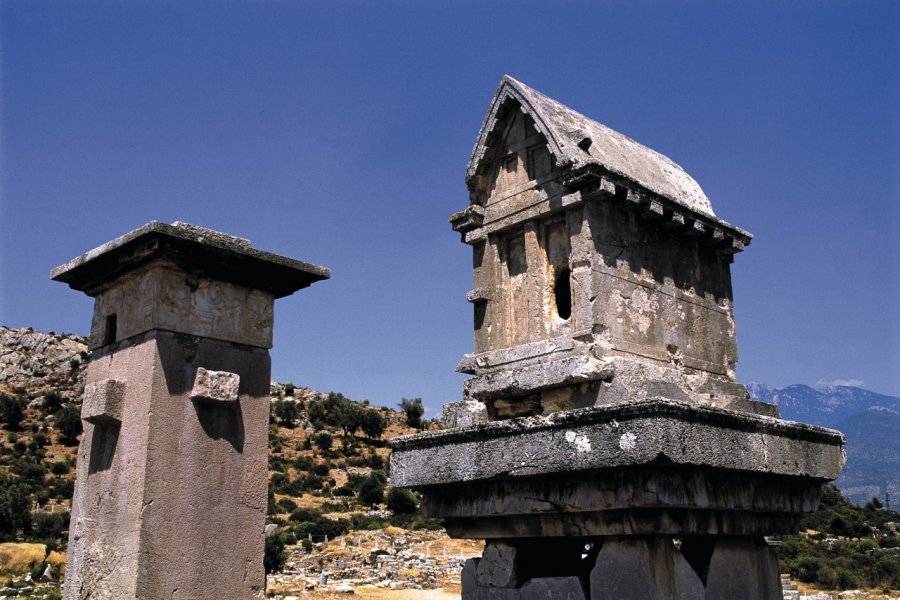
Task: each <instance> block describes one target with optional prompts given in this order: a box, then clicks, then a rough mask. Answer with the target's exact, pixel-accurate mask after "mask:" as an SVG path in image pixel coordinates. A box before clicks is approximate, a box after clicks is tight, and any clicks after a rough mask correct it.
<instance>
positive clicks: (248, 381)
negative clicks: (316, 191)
mask: <svg viewBox="0 0 900 600" xmlns="http://www.w3.org/2000/svg"><path fill="white" fill-rule="evenodd" d="M51 276H52V277H53V279H55V280H57V281H62V282H64V283H68V284H69V286H70V287H72V288H73V289H76V290H79V291H82V292H84V293H86V294H88V295H89V296H92V297H94V298H95V302H94V317H93V322H92V325H91V334H90V338H89V346H90V348H91V352H92V354H91V359H90V362H89V364H88V368H87V374H86V385H85V392H84V403H83V407H82V415H81V416H82V420H83V422H84V435H83V437H82V439H81V445H80V446H79V449H78V465H77V478H76V483H75V495H74V499H73V505H72V519H71V525H70V533H69V550H68V562H67V566H66V582H65V590H64V597H65V598H66V599H67V600H74V599H87V598H92V599H95V598H111V599H113V598H115V599H118V598H185V599H194V598H262V597H264V593H265V578H264V577H265V576H264V572H263V562H262V561H263V527H264V522H265V513H266V499H267V474H268V466H267V465H268V462H267V453H268V435H267V428H268V418H269V385H270V373H271V366H270V360H269V352H268V349H269V348H270V347H271V346H272V326H273V309H274V301H275V299H276V298H281V297H283V296H287V295H289V294H292V293H293V292H295V291H297V290H299V289H301V288H305V287H307V286H309V285H310V284H312V283H314V282H316V281H319V280H322V279H326V278H328V277H329V271H328V269H325V268H322V267H317V266H315V265H310V264H306V263H302V262H299V261H296V260H292V259H289V258H286V257H283V256H278V255H275V254H271V253H268V252H263V251H260V250H257V249H255V248H253V247H251V245H250V242H249V241H247V240H244V239H240V238H235V237H232V236H229V235H225V234H222V233H219V232H216V231H212V230H209V229H205V228H202V227H196V226H193V225H188V224H185V223H175V224H174V225H167V224H164V223H159V222H155V221H154V222H151V223H148V224H147V225H145V226H143V227H141V228H139V229H136V230H134V231H132V232H130V233H127V234H125V235H124V236H122V237H119V238H117V239H115V240H113V241H111V242H109V243H108V244H106V245H104V246H101V247H99V248H97V249H95V250H92V251H90V252H88V253H87V254H84V255H82V256H80V257H78V258H76V259H74V260H73V261H71V262H69V263H67V264H65V265H63V266H61V267H58V268H57V269H54V270H53V272H52V273H51Z"/></svg>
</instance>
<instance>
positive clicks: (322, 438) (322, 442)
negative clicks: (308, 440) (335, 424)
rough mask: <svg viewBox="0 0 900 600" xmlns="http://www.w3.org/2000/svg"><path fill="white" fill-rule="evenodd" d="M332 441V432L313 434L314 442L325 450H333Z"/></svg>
mask: <svg viewBox="0 0 900 600" xmlns="http://www.w3.org/2000/svg"><path fill="white" fill-rule="evenodd" d="M332 442H334V438H333V437H331V434H330V433H327V432H325V431H322V432H320V433H317V434H316V435H314V436H313V443H314V444H315V445H316V446H318V447H319V449H320V450H323V451H328V450H331V444H332Z"/></svg>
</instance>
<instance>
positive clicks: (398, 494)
mask: <svg viewBox="0 0 900 600" xmlns="http://www.w3.org/2000/svg"><path fill="white" fill-rule="evenodd" d="M385 504H386V506H387V509H388V510H389V511H391V512H392V513H394V514H395V515H411V514H413V513H415V512H416V511H417V510H419V499H418V498H417V497H416V495H415V494H413V493H412V492H410V491H409V490H404V489H401V488H391V490H390V491H389V492H388V495H387V501H386V503H385Z"/></svg>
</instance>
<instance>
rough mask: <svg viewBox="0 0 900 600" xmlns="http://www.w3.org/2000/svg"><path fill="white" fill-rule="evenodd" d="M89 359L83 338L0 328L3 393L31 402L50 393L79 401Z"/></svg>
mask: <svg viewBox="0 0 900 600" xmlns="http://www.w3.org/2000/svg"><path fill="white" fill-rule="evenodd" d="M87 358H88V348H87V345H86V344H85V340H84V338H81V337H78V336H75V335H70V334H61V335H57V334H55V333H53V332H50V333H41V332H39V331H34V330H33V329H31V328H24V329H9V328H7V327H0V392H2V393H5V394H11V395H15V396H17V397H19V398H25V399H28V400H29V401H31V400H35V399H38V398H40V397H41V396H45V395H47V394H56V395H58V396H60V397H61V398H63V399H64V400H66V401H75V400H78V401H80V399H81V394H82V392H83V391H84V366H85V363H86V361H87Z"/></svg>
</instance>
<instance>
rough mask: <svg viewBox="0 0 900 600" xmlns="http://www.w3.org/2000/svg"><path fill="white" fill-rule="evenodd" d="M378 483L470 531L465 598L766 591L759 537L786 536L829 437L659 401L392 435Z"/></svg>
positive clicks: (618, 599) (745, 596)
mask: <svg viewBox="0 0 900 600" xmlns="http://www.w3.org/2000/svg"><path fill="white" fill-rule="evenodd" d="M393 445H394V451H393V453H392V455H391V484H392V485H394V486H396V487H408V488H413V489H416V490H417V491H419V492H420V493H421V494H422V497H423V502H422V510H423V512H424V513H425V514H426V515H428V516H431V517H439V518H442V519H444V524H445V526H446V528H447V532H448V533H449V534H450V536H451V537H457V538H467V539H484V540H487V545H486V547H485V551H484V554H483V556H482V557H481V558H480V559H473V560H472V561H470V562H469V563H468V564H467V565H466V568H465V570H464V571H463V598H465V599H467V600H482V599H484V600H488V599H498V600H526V599H527V600H530V599H532V598H534V599H538V598H540V599H546V598H553V599H560V600H563V599H564V600H570V599H571V600H668V599H670V598H671V599H681V600H706V599H709V600H713V599H716V600H720V599H721V600H776V599H779V600H780V598H781V584H780V579H779V573H778V563H777V560H776V557H775V554H774V553H773V551H772V549H771V548H770V547H769V546H768V545H767V544H766V543H765V540H764V538H763V536H765V535H776V534H783V533H791V532H793V531H796V527H797V524H798V521H799V519H800V517H801V516H802V515H803V513H805V512H809V511H812V510H815V508H816V506H817V505H818V501H819V497H820V494H821V486H822V482H824V481H828V480H831V479H834V477H836V476H837V474H838V472H839V471H840V468H841V465H842V464H843V451H842V446H843V436H841V434H840V433H838V432H836V431H832V430H828V429H822V428H819V427H811V426H808V425H801V424H799V423H789V422H785V421H781V420H779V419H774V418H771V417H766V416H761V415H753V414H748V413H738V412H734V411H729V410H723V409H717V408H710V407H699V406H692V405H689V404H686V403H683V402H675V401H671V400H666V399H655V400H652V401H642V402H631V403H623V404H620V405H617V406H602V407H594V408H588V409H581V410H576V411H570V412H560V413H554V414H551V415H547V416H544V417H531V418H523V419H510V420H507V421H495V422H491V423H488V424H485V425H480V426H475V427H468V428H461V429H449V430H445V431H440V432H428V433H423V434H419V435H416V436H411V437H407V438H401V439H398V440H395V441H394V442H393Z"/></svg>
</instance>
